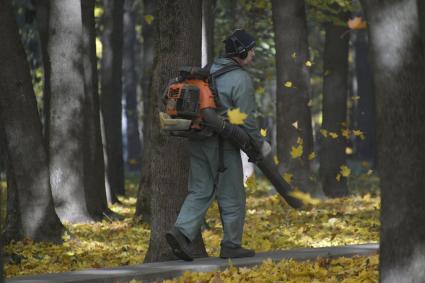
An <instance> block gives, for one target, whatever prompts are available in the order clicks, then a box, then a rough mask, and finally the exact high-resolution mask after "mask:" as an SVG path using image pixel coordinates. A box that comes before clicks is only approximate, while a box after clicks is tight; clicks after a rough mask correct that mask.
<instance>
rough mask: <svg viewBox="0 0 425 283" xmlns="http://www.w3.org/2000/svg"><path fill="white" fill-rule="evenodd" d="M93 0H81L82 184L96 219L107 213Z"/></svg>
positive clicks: (91, 212) (89, 207) (89, 206)
mask: <svg viewBox="0 0 425 283" xmlns="http://www.w3.org/2000/svg"><path fill="white" fill-rule="evenodd" d="M95 2H96V1H95V0H81V14H82V20H83V50H84V51H83V64H84V92H85V102H84V118H85V132H84V139H85V140H84V181H85V185H84V186H85V190H86V199H87V208H88V210H89V212H90V214H91V215H92V216H93V217H95V218H96V219H101V218H103V213H105V212H108V203H107V201H106V191H105V163H104V160H103V144H102V136H101V130H100V110H99V93H98V76H97V59H96V28H95V19H94V8H95Z"/></svg>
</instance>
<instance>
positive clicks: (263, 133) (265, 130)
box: [260, 129, 267, 137]
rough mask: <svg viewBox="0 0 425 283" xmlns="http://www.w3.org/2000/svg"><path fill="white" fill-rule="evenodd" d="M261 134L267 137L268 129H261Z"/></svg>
mask: <svg viewBox="0 0 425 283" xmlns="http://www.w3.org/2000/svg"><path fill="white" fill-rule="evenodd" d="M260 134H261V136H263V137H266V136H267V129H261V130H260Z"/></svg>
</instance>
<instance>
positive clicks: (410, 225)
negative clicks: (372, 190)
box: [362, 0, 425, 283]
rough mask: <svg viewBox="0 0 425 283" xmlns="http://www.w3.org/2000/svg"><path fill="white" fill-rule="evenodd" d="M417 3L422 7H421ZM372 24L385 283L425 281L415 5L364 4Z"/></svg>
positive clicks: (424, 156) (423, 62) (423, 58)
mask: <svg viewBox="0 0 425 283" xmlns="http://www.w3.org/2000/svg"><path fill="white" fill-rule="evenodd" d="M418 2H419V1H418ZM362 4H363V7H364V8H365V10H366V14H367V19H368V24H369V39H370V47H371V56H372V58H373V64H372V67H373V72H374V85H375V90H376V104H377V129H378V136H377V139H378V170H379V174H380V180H381V225H382V227H381V240H380V249H379V250H380V260H379V263H380V266H379V268H380V276H381V278H380V279H381V282H385V283H387V282H423V279H424V278H425V269H424V268H423V266H424V261H425V259H424V256H425V250H424V247H425V226H424V225H423V224H424V223H425V206H424V205H423V200H424V198H425V191H424V183H425V174H424V168H425V151H424V143H425V130H424V121H425V111H424V108H425V84H424V74H425V41H424V40H423V39H424V38H423V34H422V32H423V30H421V28H420V24H419V22H420V21H423V19H420V18H418V14H419V13H420V11H418V7H417V1H415V0H399V1H377V0H368V1H362Z"/></svg>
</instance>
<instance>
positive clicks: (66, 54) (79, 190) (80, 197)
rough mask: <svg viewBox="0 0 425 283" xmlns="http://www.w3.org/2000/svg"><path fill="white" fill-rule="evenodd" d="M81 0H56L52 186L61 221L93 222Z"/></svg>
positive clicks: (51, 40) (52, 17)
mask: <svg viewBox="0 0 425 283" xmlns="http://www.w3.org/2000/svg"><path fill="white" fill-rule="evenodd" d="M82 31H83V26H82V18H81V3H80V0H72V1H70V0H51V1H50V26H49V44H48V51H49V63H50V79H51V81H50V87H51V89H50V98H51V99H50V107H51V109H50V130H49V134H50V137H49V149H50V151H49V157H50V169H51V172H50V176H51V177H50V180H51V184H52V191H53V197H54V200H55V207H56V211H57V213H58V215H59V218H60V219H61V220H62V221H68V222H71V223H76V222H87V221H92V220H93V218H92V217H91V216H90V214H89V211H88V208H87V199H86V195H85V181H84V170H85V169H84V144H83V143H84V134H85V129H84V122H85V119H84V101H85V94H84V72H83V70H84V69H83V56H82V52H83V42H82V38H83V37H82Z"/></svg>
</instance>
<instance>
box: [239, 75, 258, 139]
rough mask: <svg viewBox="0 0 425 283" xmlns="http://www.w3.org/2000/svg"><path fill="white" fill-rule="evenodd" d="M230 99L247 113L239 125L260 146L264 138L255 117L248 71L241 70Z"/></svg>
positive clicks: (252, 87) (253, 97)
mask: <svg viewBox="0 0 425 283" xmlns="http://www.w3.org/2000/svg"><path fill="white" fill-rule="evenodd" d="M232 100H233V102H234V107H235V108H239V110H240V111H241V112H243V113H245V114H247V115H248V116H247V118H246V119H245V120H244V124H243V125H241V127H242V128H243V129H244V130H245V131H246V133H247V134H248V135H249V136H250V137H251V138H252V139H253V141H254V143H255V144H256V145H257V146H261V145H262V144H263V142H264V138H263V137H262V136H261V135H260V130H259V128H258V125H257V120H256V117H255V116H256V112H257V106H256V104H255V96H254V86H253V84H252V80H251V78H250V76H249V74H248V73H246V72H243V73H242V72H241V76H240V78H239V81H238V84H237V86H236V87H235V88H234V91H233V93H232Z"/></svg>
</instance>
